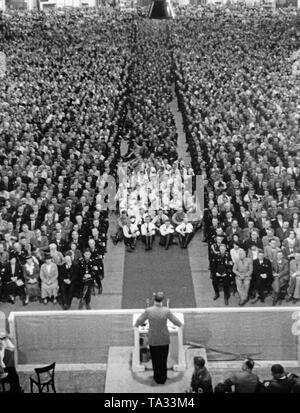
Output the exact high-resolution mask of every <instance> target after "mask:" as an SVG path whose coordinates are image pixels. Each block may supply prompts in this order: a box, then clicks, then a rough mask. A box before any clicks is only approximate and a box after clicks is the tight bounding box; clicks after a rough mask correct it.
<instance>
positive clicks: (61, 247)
mask: <svg viewBox="0 0 300 413" xmlns="http://www.w3.org/2000/svg"><path fill="white" fill-rule="evenodd" d="M52 243H53V244H55V245H56V248H57V251H59V252H61V253H62V254H64V253H65V252H66V250H67V243H66V241H64V240H63V239H62V235H61V232H59V231H56V232H55V238H54V239H53V240H52Z"/></svg>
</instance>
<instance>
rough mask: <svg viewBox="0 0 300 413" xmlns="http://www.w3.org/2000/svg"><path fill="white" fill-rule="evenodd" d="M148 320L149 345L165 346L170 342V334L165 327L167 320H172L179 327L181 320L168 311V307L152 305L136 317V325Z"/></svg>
mask: <svg viewBox="0 0 300 413" xmlns="http://www.w3.org/2000/svg"><path fill="white" fill-rule="evenodd" d="M146 320H149V334H148V341H149V345H150V346H165V345H168V344H170V335H169V330H168V327H167V321H168V320H170V321H172V323H173V324H175V325H176V326H178V327H180V326H181V322H180V321H179V320H178V318H177V317H175V316H174V314H173V313H172V312H171V311H170V309H169V308H168V307H160V306H158V305H154V306H152V307H149V308H147V309H146V310H145V312H144V313H143V314H142V315H141V316H140V317H139V318H138V319H137V321H136V323H135V325H136V327H138V326H140V325H142V324H144V322H145V321H146Z"/></svg>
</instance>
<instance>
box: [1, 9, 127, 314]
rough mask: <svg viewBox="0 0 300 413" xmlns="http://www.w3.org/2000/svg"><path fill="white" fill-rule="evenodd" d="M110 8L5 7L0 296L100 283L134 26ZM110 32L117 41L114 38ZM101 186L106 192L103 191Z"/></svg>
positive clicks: (71, 292)
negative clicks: (106, 199) (105, 197)
mask: <svg viewBox="0 0 300 413" xmlns="http://www.w3.org/2000/svg"><path fill="white" fill-rule="evenodd" d="M113 17H114V14H112V13H106V11H105V10H104V11H103V10H101V9H100V10H98V11H95V10H93V11H92V12H89V11H84V10H74V11H73V10H71V11H68V10H67V11H64V12H54V13H50V14H47V15H46V14H43V13H39V12H32V13H20V12H15V13H12V14H10V15H9V16H8V17H7V21H6V24H7V25H9V27H10V31H9V36H5V38H4V39H3V38H2V41H1V49H2V51H3V52H4V53H5V55H6V56H7V71H6V74H5V77H3V79H2V80H1V83H0V95H1V100H0V105H1V110H0V140H1V143H0V146H1V149H0V151H1V152H0V156H1V162H0V164H1V165H0V174H1V179H0V204H1V218H0V233H1V246H0V262H1V264H0V266H1V269H0V272H1V290H0V291H1V298H2V299H3V300H6V301H10V302H12V303H14V301H15V298H16V296H20V298H21V299H22V301H23V303H24V305H26V304H28V302H29V301H30V300H42V301H43V302H44V303H45V304H47V302H48V301H49V299H52V300H53V303H54V304H56V302H57V299H58V297H59V301H60V303H61V305H62V306H63V308H65V309H67V308H69V307H70V305H71V301H72V298H73V297H74V296H75V297H78V298H79V299H80V301H79V308H82V307H83V305H84V304H85V305H86V307H87V308H90V299H91V293H92V292H93V291H95V289H98V292H99V293H101V292H102V282H101V281H102V279H103V277H104V264H103V258H104V255H105V253H106V243H107V231H108V211H107V209H105V208H104V207H103V202H102V203H101V193H102V190H103V189H104V188H105V187H106V186H107V177H108V176H109V175H114V174H115V173H116V170H117V162H118V160H119V152H120V134H119V130H120V128H121V127H122V125H123V121H124V119H123V118H124V105H125V100H126V79H127V77H128V75H129V66H130V63H131V61H130V51H131V46H132V40H133V36H134V27H133V26H132V24H131V23H130V19H129V22H128V16H127V15H125V16H123V17H122V16H121V17H120V18H118V17H117V16H115V17H116V19H115V20H114V19H113ZM112 38H113V41H112ZM99 194H100V199H99Z"/></svg>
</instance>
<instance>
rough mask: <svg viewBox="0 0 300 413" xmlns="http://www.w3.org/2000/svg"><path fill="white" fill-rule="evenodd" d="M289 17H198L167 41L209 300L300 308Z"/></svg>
mask: <svg viewBox="0 0 300 413" xmlns="http://www.w3.org/2000/svg"><path fill="white" fill-rule="evenodd" d="M299 47H300V34H299V14H298V15H297V13H296V12H295V11H293V12H291V13H281V12H280V11H277V12H275V13H274V12H273V11H272V12H270V11H261V10H258V9H254V8H253V9H251V8H250V9H245V8H244V9H243V7H242V6H241V7H240V8H239V7H235V8H220V9H218V10H214V11H212V10H209V9H203V10H202V11H200V12H199V13H198V14H197V16H195V15H189V16H187V17H186V18H184V19H183V20H182V21H181V22H180V24H175V25H174V28H173V32H172V51H173V57H174V65H175V69H174V70H175V75H176V91H177V96H178V99H179V103H180V108H181V111H182V113H183V116H184V126H185V131H186V134H187V140H188V144H189V148H190V153H191V155H192V167H193V168H194V170H195V173H196V174H203V176H204V179H205V210H204V219H203V221H204V241H206V242H207V243H208V249H209V262H210V271H211V279H212V284H213V288H214V291H215V296H214V299H215V300H216V299H218V298H219V296H220V286H221V285H222V287H223V290H224V300H225V304H227V305H228V299H229V297H230V294H231V292H235V291H236V290H237V292H238V294H239V297H240V301H239V304H240V305H244V304H245V303H246V302H247V301H248V300H249V299H252V302H256V301H258V300H260V301H261V302H264V300H265V297H266V295H267V294H272V298H273V299H272V302H273V305H276V304H277V303H280V302H281V300H282V299H284V298H285V297H286V299H287V300H288V301H293V302H294V303H296V302H297V301H298V300H299V299H300V271H299V270H300V266H299V262H300V249H299V241H300V239H299V212H300V211H299V207H300V203H299V202H300V186H299V185H300V167H299V158H300V146H299V121H300V82H299V74H297V73H296V74H295V70H294V67H295V59H293V58H292V56H293V55H294V52H296V51H297V50H298V49H299Z"/></svg>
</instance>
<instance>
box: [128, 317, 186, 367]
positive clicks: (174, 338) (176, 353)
mask: <svg viewBox="0 0 300 413" xmlns="http://www.w3.org/2000/svg"><path fill="white" fill-rule="evenodd" d="M174 315H175V316H176V317H177V318H178V319H179V320H180V321H181V323H182V326H181V327H177V326H175V325H174V324H173V323H172V322H171V321H169V320H168V323H167V326H168V330H169V333H170V347H169V356H168V367H169V366H171V367H172V368H173V369H174V370H175V371H184V370H185V369H186V360H185V353H184V347H183V326H184V317H183V313H174ZM139 316H140V314H134V315H133V320H132V325H133V330H134V348H133V354H132V371H134V372H138V371H145V368H146V367H145V365H143V364H141V361H140V338H142V337H144V336H145V335H147V334H148V331H149V323H148V320H147V321H146V323H145V325H143V326H140V327H135V323H136V320H137V319H138V318H139Z"/></svg>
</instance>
